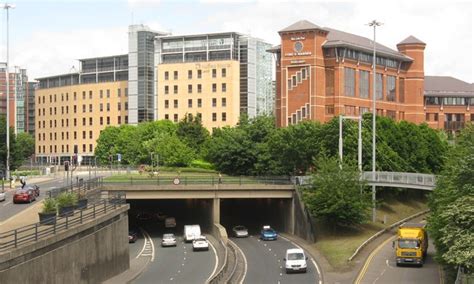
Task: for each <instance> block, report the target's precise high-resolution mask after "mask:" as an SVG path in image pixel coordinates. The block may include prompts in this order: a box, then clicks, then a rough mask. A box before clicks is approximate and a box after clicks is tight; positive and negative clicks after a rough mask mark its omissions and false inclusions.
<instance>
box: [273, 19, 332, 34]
mask: <svg viewBox="0 0 474 284" xmlns="http://www.w3.org/2000/svg"><path fill="white" fill-rule="evenodd" d="M307 30H325V29H324V28H321V27H320V26H318V25H315V24H313V23H311V22H310V21H307V20H301V21H298V22H296V23H294V24H292V25H290V26H288V27H286V28H284V29H282V30H281V31H279V33H281V32H293V31H307Z"/></svg>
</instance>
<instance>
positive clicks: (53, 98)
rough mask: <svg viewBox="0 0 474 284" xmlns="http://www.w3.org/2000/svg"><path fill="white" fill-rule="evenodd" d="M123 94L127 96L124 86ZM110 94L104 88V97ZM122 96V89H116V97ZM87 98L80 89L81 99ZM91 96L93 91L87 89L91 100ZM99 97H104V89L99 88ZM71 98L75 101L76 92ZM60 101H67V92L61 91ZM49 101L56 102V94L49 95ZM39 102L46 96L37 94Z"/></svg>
mask: <svg viewBox="0 0 474 284" xmlns="http://www.w3.org/2000/svg"><path fill="white" fill-rule="evenodd" d="M124 95H125V97H128V88H125V92H124ZM110 96H111V94H110V90H109V89H107V90H105V97H106V98H110ZM121 96H122V89H117V97H118V98H120V97H121ZM86 98H87V92H86V91H82V99H83V100H85V99H86ZM92 98H93V92H92V91H89V99H90V100H92ZM99 98H101V99H102V98H104V90H99ZM73 100H74V101H77V92H73ZM61 101H62V102H64V101H66V102H67V101H69V93H65V94H64V93H62V94H61ZM49 102H50V103H53V102H57V95H56V94H54V95H49ZM41 103H43V104H44V103H46V96H39V97H38V104H41Z"/></svg>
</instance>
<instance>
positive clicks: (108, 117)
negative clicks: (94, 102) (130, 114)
mask: <svg viewBox="0 0 474 284" xmlns="http://www.w3.org/2000/svg"><path fill="white" fill-rule="evenodd" d="M107 125H110V116H107Z"/></svg>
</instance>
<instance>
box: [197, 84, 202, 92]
mask: <svg viewBox="0 0 474 284" xmlns="http://www.w3.org/2000/svg"><path fill="white" fill-rule="evenodd" d="M198 93H202V85H201V84H198Z"/></svg>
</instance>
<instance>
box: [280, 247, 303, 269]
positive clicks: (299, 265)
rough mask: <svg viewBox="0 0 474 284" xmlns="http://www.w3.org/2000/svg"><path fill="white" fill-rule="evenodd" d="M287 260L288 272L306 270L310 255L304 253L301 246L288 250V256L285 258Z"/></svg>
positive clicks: (286, 267)
mask: <svg viewBox="0 0 474 284" xmlns="http://www.w3.org/2000/svg"><path fill="white" fill-rule="evenodd" d="M283 260H284V261H285V270H286V273H290V272H306V268H307V263H306V260H308V257H307V256H306V255H305V254H304V251H303V250H302V249H299V248H294V249H288V250H286V256H285V258H284V259H283Z"/></svg>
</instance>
